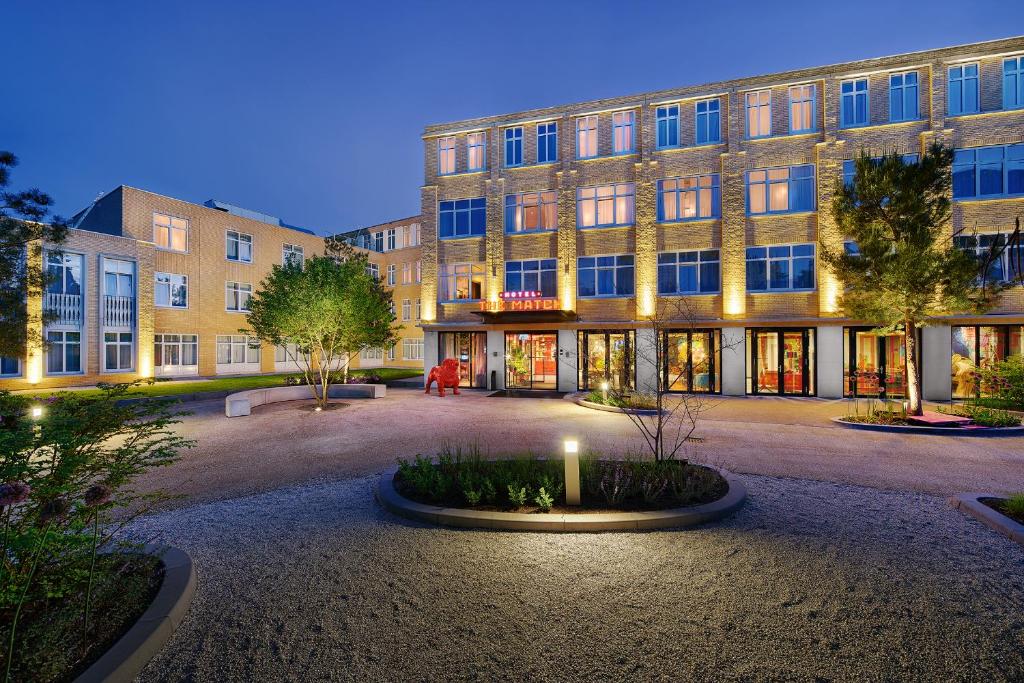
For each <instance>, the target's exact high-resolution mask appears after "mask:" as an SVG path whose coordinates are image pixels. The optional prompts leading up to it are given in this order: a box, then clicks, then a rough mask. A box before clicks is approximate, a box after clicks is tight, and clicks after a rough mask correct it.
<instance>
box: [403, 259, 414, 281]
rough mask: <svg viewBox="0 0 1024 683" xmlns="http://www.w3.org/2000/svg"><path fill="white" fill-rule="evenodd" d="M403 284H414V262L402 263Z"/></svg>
mask: <svg viewBox="0 0 1024 683" xmlns="http://www.w3.org/2000/svg"><path fill="white" fill-rule="evenodd" d="M402 284H403V285H411V284H412V261H405V262H404V263H402Z"/></svg>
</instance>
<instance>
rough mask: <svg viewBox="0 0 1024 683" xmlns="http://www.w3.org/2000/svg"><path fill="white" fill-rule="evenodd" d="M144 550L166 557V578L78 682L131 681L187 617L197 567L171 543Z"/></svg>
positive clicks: (148, 547) (194, 587) (80, 676)
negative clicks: (115, 640)
mask: <svg viewBox="0 0 1024 683" xmlns="http://www.w3.org/2000/svg"><path fill="white" fill-rule="evenodd" d="M143 552H144V553H146V554H148V555H156V556H157V557H159V558H160V559H161V560H162V561H163V565H164V581H163V583H162V584H161V585H160V590H159V591H157V594H156V597H155V598H153V603H152V604H151V605H150V606H149V608H148V609H146V611H145V612H143V613H142V616H141V617H139V620H138V621H136V622H135V624H134V625H133V626H132V627H131V628H130V629H128V631H127V632H126V633H125V634H124V635H123V636H121V638H120V639H119V640H118V641H117V642H116V643H114V644H113V645H112V646H111V648H110V649H109V650H107V651H106V652H105V653H104V654H103V655H102V656H101V657H100V658H99V659H97V660H96V661H95V662H93V663H92V666H90V667H89V668H88V669H86V670H85V671H83V672H82V673H81V675H79V676H78V678H76V679H75V682H76V683H93V682H95V683H100V682H101V681H130V680H133V679H134V678H135V676H136V675H138V673H139V672H140V671H142V667H144V666H146V664H147V663H148V662H149V660H150V659H152V658H153V655H155V654H156V653H157V652H159V651H160V648H162V647H163V646H164V644H165V643H166V642H167V641H168V639H169V638H170V637H171V634H172V633H174V629H176V628H177V627H178V625H179V624H180V623H181V620H182V619H184V618H185V613H186V612H187V611H188V606H189V605H190V604H191V603H192V595H193V594H194V593H195V590H196V570H195V567H194V566H193V564H192V558H191V557H189V555H188V553H186V552H185V551H184V550H180V549H178V548H172V547H169V546H155V545H147V546H145V547H144V548H143Z"/></svg>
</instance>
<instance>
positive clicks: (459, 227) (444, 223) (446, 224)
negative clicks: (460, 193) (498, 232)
mask: <svg viewBox="0 0 1024 683" xmlns="http://www.w3.org/2000/svg"><path fill="white" fill-rule="evenodd" d="M437 212H438V222H437V224H438V233H439V234H440V236H441V239H453V238H456V237H475V236H479V235H483V234H484V232H486V230H487V202H486V200H485V199H484V198H483V197H477V198H475V199H454V200H449V201H444V202H439V203H438V207H437Z"/></svg>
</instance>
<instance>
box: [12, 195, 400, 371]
mask: <svg viewBox="0 0 1024 683" xmlns="http://www.w3.org/2000/svg"><path fill="white" fill-rule="evenodd" d="M72 223H73V225H74V228H73V229H72V230H70V231H69V235H68V238H67V241H66V242H65V243H64V244H63V245H61V248H60V252H59V253H58V252H57V251H56V250H55V249H47V248H46V245H44V250H43V253H42V257H41V258H42V263H39V264H37V267H45V268H46V269H47V271H48V272H49V273H50V274H51V275H52V278H51V279H50V282H49V283H48V284H47V287H46V291H45V292H44V293H43V294H42V297H33V298H32V299H31V300H30V301H29V305H30V307H32V309H33V310H35V311H41V310H43V309H46V310H49V311H53V312H54V313H55V318H54V319H53V320H52V321H51V322H47V324H46V326H45V329H34V330H31V331H30V343H29V345H28V350H27V354H26V358H19V359H3V360H2V363H0V367H2V370H3V373H2V376H0V389H10V390H17V389H28V388H49V387H63V386H75V385H90V384H95V383H96V382H122V381H129V380H132V379H136V378H140V377H152V376H157V377H176V378H177V377H190V376H203V377H209V376H216V375H233V374H259V373H273V372H290V371H295V370H296V369H297V367H296V365H295V361H294V349H292V350H291V353H292V355H291V356H290V355H289V350H288V349H284V348H275V347H273V346H270V345H267V344H250V340H249V339H247V337H246V336H245V335H244V334H240V333H239V330H240V329H244V328H245V327H246V321H245V313H246V304H247V302H248V299H249V296H250V295H251V293H252V292H253V291H255V290H256V289H257V288H258V286H259V283H260V282H261V281H262V280H263V278H264V277H266V276H267V275H268V274H269V273H270V270H271V267H272V266H273V265H274V264H283V263H284V262H285V261H286V260H289V259H292V260H297V261H299V262H301V261H302V260H304V259H306V258H309V257H310V256H313V255H320V254H323V253H324V238H323V237H321V236H319V235H316V234H314V233H312V232H310V231H308V230H305V229H302V228H296V227H293V226H289V225H288V224H286V223H284V222H283V221H281V220H280V219H278V218H275V217H273V216H269V215H266V214H261V213H258V212H254V211H249V210H247V209H242V208H240V207H236V206H232V205H229V204H225V203H222V202H218V201H214V200H210V201H208V202H206V203H205V204H201V205H200V204H194V203H191V202H187V201H183V200H179V199H174V198H171V197H165V196H163V195H159V194H155V193H152V192H147V191H144V190H138V189H135V188H132V187H127V186H121V187H118V188H116V189H114V190H112V191H111V192H109V193H107V194H105V195H103V196H102V197H100V198H98V199H97V200H96V201H95V202H93V203H92V204H91V205H90V206H89V207H88V208H86V209H85V210H83V211H81V212H80V213H79V214H77V215H76V216H75V217H74V218H73V220H72ZM381 257H382V255H379V254H376V253H374V252H370V260H371V263H375V264H376V267H377V268H378V269H380V268H383V269H384V271H385V272H386V268H387V266H386V265H385V264H384V263H383V262H382V259H381ZM44 339H45V340H46V341H45V343H43V340H44Z"/></svg>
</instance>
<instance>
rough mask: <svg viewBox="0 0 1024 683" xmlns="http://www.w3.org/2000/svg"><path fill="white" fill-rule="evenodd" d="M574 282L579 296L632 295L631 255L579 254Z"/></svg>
mask: <svg viewBox="0 0 1024 683" xmlns="http://www.w3.org/2000/svg"><path fill="white" fill-rule="evenodd" d="M576 282H577V283H578V284H577V291H578V294H579V296H581V297H588V296H589V297H593V296H632V295H633V255H632V254H620V255H618V256H580V257H579V259H578V260H577V267H576Z"/></svg>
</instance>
